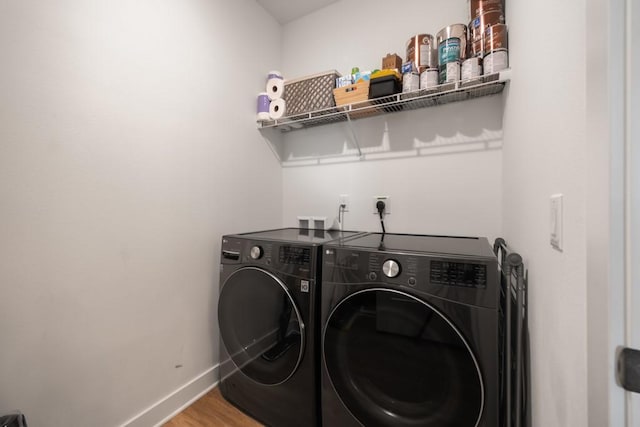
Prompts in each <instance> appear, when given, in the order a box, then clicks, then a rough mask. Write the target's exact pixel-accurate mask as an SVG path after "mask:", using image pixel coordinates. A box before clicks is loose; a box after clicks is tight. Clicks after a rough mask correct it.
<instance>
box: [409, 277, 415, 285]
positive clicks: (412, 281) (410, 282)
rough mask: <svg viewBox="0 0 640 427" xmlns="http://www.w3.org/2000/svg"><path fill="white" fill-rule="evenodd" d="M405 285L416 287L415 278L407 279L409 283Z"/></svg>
mask: <svg viewBox="0 0 640 427" xmlns="http://www.w3.org/2000/svg"><path fill="white" fill-rule="evenodd" d="M407 283H409V286H415V285H416V278H415V277H409V281H408V282H407Z"/></svg>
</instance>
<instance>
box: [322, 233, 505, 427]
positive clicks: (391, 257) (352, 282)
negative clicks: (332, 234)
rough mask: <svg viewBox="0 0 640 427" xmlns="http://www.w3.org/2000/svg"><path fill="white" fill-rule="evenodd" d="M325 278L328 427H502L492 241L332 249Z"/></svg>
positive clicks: (412, 238)
mask: <svg viewBox="0 0 640 427" xmlns="http://www.w3.org/2000/svg"><path fill="white" fill-rule="evenodd" d="M322 274H323V284H322V303H321V322H322V325H323V331H322V343H321V346H322V351H321V353H322V356H321V370H322V373H321V378H322V379H321V384H322V386H321V402H322V417H323V422H324V424H325V425H326V426H340V427H350V426H366V427H377V426H385V427H389V426H397V427H417V426H420V427H447V426H462V427H477V426H483V427H497V426H500V425H501V421H500V415H499V414H500V396H499V394H500V392H501V391H500V390H501V388H500V378H501V373H500V372H501V370H500V363H501V362H500V360H501V354H502V353H501V347H500V344H499V331H498V327H499V319H500V315H499V308H498V304H499V292H500V290H499V274H498V266H497V260H496V257H495V255H494V253H493V251H492V249H491V246H490V244H489V242H488V240H487V239H486V238H476V237H447V236H425V235H408V234H378V233H373V234H368V235H365V236H361V237H356V238H354V239H352V240H349V241H347V242H337V243H336V244H328V245H326V246H325V248H324V260H323V271H322Z"/></svg>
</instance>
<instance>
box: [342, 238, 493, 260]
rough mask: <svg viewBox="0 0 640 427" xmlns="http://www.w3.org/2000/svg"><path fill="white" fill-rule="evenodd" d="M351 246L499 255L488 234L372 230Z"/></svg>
mask: <svg viewBox="0 0 640 427" xmlns="http://www.w3.org/2000/svg"><path fill="white" fill-rule="evenodd" d="M341 243H342V242H341ZM341 246H347V247H349V248H354V249H356V248H362V249H369V250H378V251H389V252H411V253H423V254H439V255H442V254H450V255H459V256H460V255H461V256H470V257H481V258H486V257H490V258H495V254H494V253H493V250H492V248H491V245H490V244H489V241H488V240H487V239H486V238H485V237H457V236H430V235H421V234H393V233H385V234H383V233H369V234H366V235H364V236H360V237H355V238H352V239H349V240H348V241H345V242H344V245H342V244H341Z"/></svg>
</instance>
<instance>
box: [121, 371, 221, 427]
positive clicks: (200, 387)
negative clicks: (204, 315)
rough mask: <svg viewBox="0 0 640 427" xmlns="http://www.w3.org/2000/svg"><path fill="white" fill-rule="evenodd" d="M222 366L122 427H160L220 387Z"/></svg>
mask: <svg viewBox="0 0 640 427" xmlns="http://www.w3.org/2000/svg"><path fill="white" fill-rule="evenodd" d="M219 370H220V365H219V364H218V365H215V366H212V367H211V368H209V369H207V370H206V371H204V372H203V373H201V374H200V375H198V376H197V377H195V378H193V379H192V380H190V381H189V382H187V383H186V384H184V385H182V386H180V387H179V388H178V389H176V390H174V391H173V392H171V393H169V394H168V395H167V396H165V397H163V398H162V399H160V400H159V401H157V402H156V403H154V404H153V405H151V406H149V407H148V408H147V409H145V410H144V411H142V412H140V413H139V414H138V415H136V416H134V417H133V418H131V419H130V420H128V421H127V422H125V423H124V424H122V425H121V427H149V426H155V427H159V426H161V425H162V424H164V423H166V422H167V421H169V420H170V419H171V418H173V417H174V416H176V415H177V414H179V413H180V412H182V411H183V410H184V409H185V408H187V407H188V406H189V405H191V404H192V403H193V402H195V401H196V400H198V399H200V398H201V397H202V396H204V395H205V394H207V393H208V392H209V391H210V390H211V389H212V388H214V387H215V386H216V385H218V379H219Z"/></svg>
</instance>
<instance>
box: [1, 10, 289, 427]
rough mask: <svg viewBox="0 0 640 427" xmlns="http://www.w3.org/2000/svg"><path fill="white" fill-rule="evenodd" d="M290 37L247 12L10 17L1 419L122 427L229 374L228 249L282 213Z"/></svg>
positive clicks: (6, 22) (5, 60)
mask: <svg viewBox="0 0 640 427" xmlns="http://www.w3.org/2000/svg"><path fill="white" fill-rule="evenodd" d="M231 35H233V38H231ZM257 40H259V41H260V43H259V46H258V45H257V44H256V41H257ZM230 41H232V42H230ZM279 41H280V27H279V26H278V25H277V24H276V23H275V21H274V20H273V19H272V18H271V17H269V16H268V15H267V14H266V13H265V12H264V11H263V10H262V9H261V8H260V7H259V6H257V4H256V3H255V2H254V1H253V0H240V1H223V0H213V1H212V0H188V1H168V0H163V1H151V0H142V1H135V2H131V1H125V0H116V1H110V2H103V1H97V0H89V1H86V0H84V1H80V0H62V1H58V2H55V3H47V2H36V1H25V0H20V1H18V0H9V1H4V2H2V4H1V5H0V56H1V57H2V67H0V93H1V94H2V101H0V299H1V300H2V310H0V342H1V344H0V345H1V350H0V412H2V410H10V409H20V410H22V411H23V412H24V413H25V414H26V415H27V418H28V421H29V425H30V426H31V425H33V426H34V427H39V426H47V427H49V426H113V425H116V424H119V423H123V422H125V421H126V420H127V419H130V418H132V417H134V416H135V415H136V414H138V413H140V412H141V411H143V410H144V409H145V408H147V407H149V406H150V405H153V404H155V403H156V402H158V401H159V400H160V399H161V398H163V397H164V396H166V395H168V394H169V393H171V392H173V391H174V390H177V389H178V388H179V387H181V386H182V385H184V384H186V383H188V382H189V381H190V380H192V379H194V378H197V377H198V376H199V375H201V374H203V373H207V372H210V371H209V370H210V369H211V368H212V367H214V366H215V365H216V364H217V361H218V353H217V351H218V336H217V334H218V331H217V321H216V301H217V292H218V282H217V280H218V279H217V277H218V257H219V241H220V237H221V235H222V234H223V233H228V232H240V231H248V230H251V229H262V228H268V227H276V226H279V225H280V222H281V218H282V212H281V205H282V195H281V193H282V190H281V188H282V173H281V169H280V166H279V165H278V164H277V162H276V161H275V159H274V157H273V155H272V154H271V152H270V150H269V148H268V147H267V146H266V144H265V143H264V141H263V140H262V138H261V137H260V135H259V134H258V132H257V131H256V129H255V125H254V120H255V119H254V117H255V116H254V115H255V99H256V98H255V96H256V93H257V92H259V91H261V90H263V84H264V82H263V81H262V80H261V79H260V78H256V76H257V75H259V76H262V75H263V74H264V73H265V72H266V71H268V70H269V69H272V68H277V67H278V66H279V48H278V46H279ZM265 207H266V208H265ZM178 366H181V367H178ZM210 383H211V381H210V382H209V384H204V386H207V385H210ZM188 397H193V396H187V397H185V398H188ZM179 404H180V402H174V406H173V407H172V408H169V409H170V410H174V409H176V406H177V405H179ZM159 415H168V414H152V415H149V414H145V415H144V417H143V418H140V419H137V422H138V423H139V424H145V425H150V424H152V423H153V422H157V421H159V419H154V418H153V417H154V416H159ZM145 417H146V418H145ZM141 420H142V421H141Z"/></svg>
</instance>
